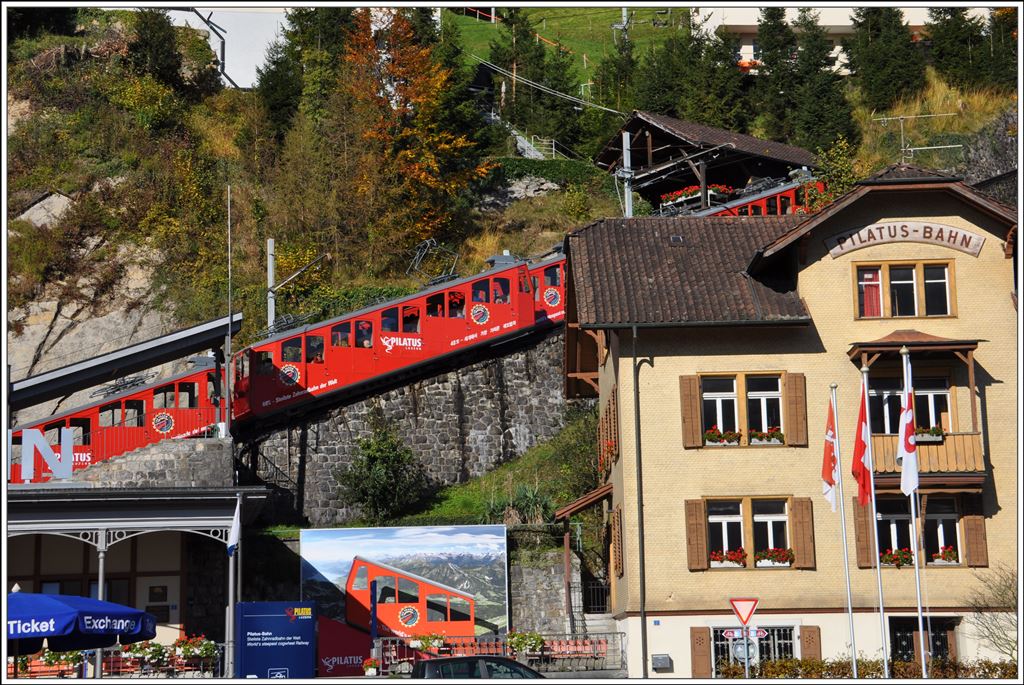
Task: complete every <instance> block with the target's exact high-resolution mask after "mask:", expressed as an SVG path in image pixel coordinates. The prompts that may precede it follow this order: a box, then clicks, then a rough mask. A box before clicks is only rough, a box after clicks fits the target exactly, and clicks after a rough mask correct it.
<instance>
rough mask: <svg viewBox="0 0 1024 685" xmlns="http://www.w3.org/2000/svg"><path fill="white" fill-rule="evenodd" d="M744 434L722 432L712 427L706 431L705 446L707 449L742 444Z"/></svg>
mask: <svg viewBox="0 0 1024 685" xmlns="http://www.w3.org/2000/svg"><path fill="white" fill-rule="evenodd" d="M742 438H743V433H741V432H740V431H722V430H719V429H718V426H712V427H711V428H709V429H708V430H706V431H704V445H705V446H707V447H722V446H730V445H732V446H735V445H739V444H740V440H741V439H742Z"/></svg>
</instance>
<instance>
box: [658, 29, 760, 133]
mask: <svg viewBox="0 0 1024 685" xmlns="http://www.w3.org/2000/svg"><path fill="white" fill-rule="evenodd" d="M701 43H702V44H703V48H704V49H703V54H702V55H701V59H700V62H699V63H698V69H697V71H695V72H694V73H693V74H692V76H691V78H692V81H691V79H687V80H686V81H684V85H685V86H686V89H685V90H684V91H683V93H682V97H681V99H680V101H679V104H678V105H677V106H676V111H677V112H678V114H679V117H680V118H682V119H686V120H687V121H694V122H697V123H699V124H705V125H706V126H716V127H718V128H724V129H728V130H730V131H744V130H746V120H747V110H746V97H745V96H744V92H743V73H742V72H741V71H740V70H739V67H737V66H736V53H737V51H738V47H739V46H738V39H737V38H736V36H734V35H732V34H730V33H728V32H726V31H724V30H719V31H717V32H716V33H715V35H714V36H713V37H710V38H705V39H703V40H701Z"/></svg>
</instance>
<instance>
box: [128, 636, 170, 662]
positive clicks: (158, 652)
mask: <svg viewBox="0 0 1024 685" xmlns="http://www.w3.org/2000/svg"><path fill="white" fill-rule="evenodd" d="M121 654H124V655H125V656H129V657H133V658H137V659H139V660H140V661H141V662H142V663H144V664H146V665H148V666H166V665H167V661H168V654H167V648H166V647H164V646H163V645H162V644H160V643H159V642H151V641H149V640H146V641H144V642H133V643H132V644H130V645H123V646H122V647H121Z"/></svg>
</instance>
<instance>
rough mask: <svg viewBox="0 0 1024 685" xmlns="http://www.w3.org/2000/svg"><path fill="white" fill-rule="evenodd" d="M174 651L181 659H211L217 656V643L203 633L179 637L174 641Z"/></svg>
mask: <svg viewBox="0 0 1024 685" xmlns="http://www.w3.org/2000/svg"><path fill="white" fill-rule="evenodd" d="M174 653H175V655H177V656H180V657H181V658H183V659H212V658H214V657H215V656H217V645H216V643H215V642H214V641H213V640H208V639H207V638H206V636H205V635H193V636H191V637H187V636H186V637H179V638H178V639H177V640H175V641H174Z"/></svg>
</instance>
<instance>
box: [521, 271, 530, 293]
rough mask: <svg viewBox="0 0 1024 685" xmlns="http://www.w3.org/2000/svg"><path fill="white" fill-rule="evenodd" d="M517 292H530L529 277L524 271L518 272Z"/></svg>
mask: <svg viewBox="0 0 1024 685" xmlns="http://www.w3.org/2000/svg"><path fill="white" fill-rule="evenodd" d="M519 292H521V293H528V292H530V277H529V275H527V274H525V273H522V274H519Z"/></svg>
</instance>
